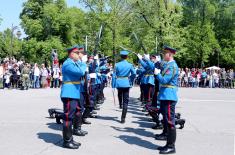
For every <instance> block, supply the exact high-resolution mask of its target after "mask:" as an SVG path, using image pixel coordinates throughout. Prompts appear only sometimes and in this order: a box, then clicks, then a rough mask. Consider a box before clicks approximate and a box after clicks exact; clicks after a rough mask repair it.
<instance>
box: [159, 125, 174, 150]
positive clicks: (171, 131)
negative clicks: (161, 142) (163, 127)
mask: <svg viewBox="0 0 235 155" xmlns="http://www.w3.org/2000/svg"><path fill="white" fill-rule="evenodd" d="M175 141H176V128H171V129H169V130H168V135H167V143H166V146H164V147H163V148H162V149H161V150H160V152H159V153H160V154H172V153H175V152H176V151H175Z"/></svg>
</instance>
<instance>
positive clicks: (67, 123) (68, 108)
mask: <svg viewBox="0 0 235 155" xmlns="http://www.w3.org/2000/svg"><path fill="white" fill-rule="evenodd" d="M67 110H68V111H67V113H66V114H65V115H66V127H69V111H70V101H69V99H68V103H67Z"/></svg>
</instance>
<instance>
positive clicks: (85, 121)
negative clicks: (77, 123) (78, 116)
mask: <svg viewBox="0 0 235 155" xmlns="http://www.w3.org/2000/svg"><path fill="white" fill-rule="evenodd" d="M82 124H91V122H89V121H88V120H87V118H83V119H82Z"/></svg>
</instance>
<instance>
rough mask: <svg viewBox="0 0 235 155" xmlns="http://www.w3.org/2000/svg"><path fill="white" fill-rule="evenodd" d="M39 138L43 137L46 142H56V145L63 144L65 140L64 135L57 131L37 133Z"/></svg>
mask: <svg viewBox="0 0 235 155" xmlns="http://www.w3.org/2000/svg"><path fill="white" fill-rule="evenodd" d="M37 135H38V138H39V139H42V140H43V141H44V142H46V143H50V144H54V145H56V146H62V145H61V142H62V141H63V139H62V136H61V135H59V134H55V133H47V132H40V133H37Z"/></svg>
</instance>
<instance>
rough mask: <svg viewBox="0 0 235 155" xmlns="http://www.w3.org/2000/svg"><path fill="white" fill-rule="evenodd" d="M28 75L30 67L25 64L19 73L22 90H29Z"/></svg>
mask: <svg viewBox="0 0 235 155" xmlns="http://www.w3.org/2000/svg"><path fill="white" fill-rule="evenodd" d="M29 73H30V66H29V64H25V65H24V67H23V69H22V71H21V77H22V82H23V83H22V88H21V89H22V90H24V89H26V90H28V88H29V83H30V79H29Z"/></svg>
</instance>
